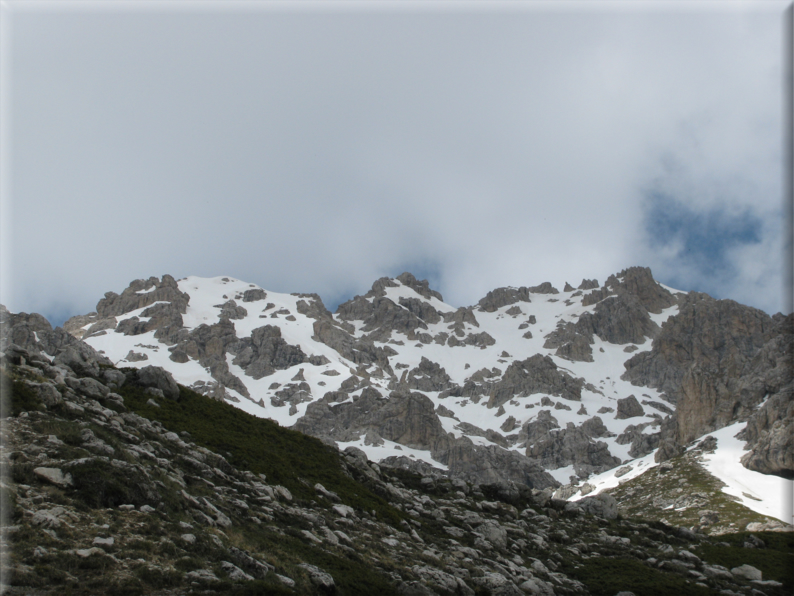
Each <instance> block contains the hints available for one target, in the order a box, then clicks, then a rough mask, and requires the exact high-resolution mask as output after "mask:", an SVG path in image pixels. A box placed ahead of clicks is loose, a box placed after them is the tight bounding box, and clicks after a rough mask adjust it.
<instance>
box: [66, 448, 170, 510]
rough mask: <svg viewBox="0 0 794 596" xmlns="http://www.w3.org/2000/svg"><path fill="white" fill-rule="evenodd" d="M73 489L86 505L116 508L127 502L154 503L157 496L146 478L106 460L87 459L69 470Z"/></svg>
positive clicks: (135, 503) (138, 503)
mask: <svg viewBox="0 0 794 596" xmlns="http://www.w3.org/2000/svg"><path fill="white" fill-rule="evenodd" d="M69 472H70V473H71V475H72V480H73V483H74V490H75V491H76V492H77V494H78V495H79V498H80V500H81V501H82V502H84V503H85V504H86V505H87V506H89V507H93V508H108V507H110V508H116V507H118V506H119V505H123V504H125V503H130V504H132V505H135V506H140V505H145V504H151V503H156V502H157V500H159V495H158V494H157V492H156V491H155V489H154V487H153V486H151V485H150V484H149V483H148V482H147V481H146V478H145V477H144V476H143V475H142V474H140V473H137V472H134V471H132V470H129V469H120V468H117V467H115V466H112V465H111V464H110V463H109V462H104V461H101V460H95V459H93V460H89V461H87V462H85V463H83V464H80V465H77V466H73V467H71V468H70V469H69Z"/></svg>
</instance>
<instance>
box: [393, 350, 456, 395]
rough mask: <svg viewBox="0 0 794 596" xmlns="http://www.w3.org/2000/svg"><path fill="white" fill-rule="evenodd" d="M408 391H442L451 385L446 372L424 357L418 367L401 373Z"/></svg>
mask: <svg viewBox="0 0 794 596" xmlns="http://www.w3.org/2000/svg"><path fill="white" fill-rule="evenodd" d="M403 376H404V377H405V381H404V382H405V383H406V386H407V388H408V389H414V390H417V391H444V390H445V389H448V388H449V387H450V385H451V383H452V380H451V379H450V378H449V375H448V374H447V372H446V371H445V370H444V369H443V368H441V367H440V366H439V365H438V364H436V363H435V362H431V361H430V360H428V359H427V358H425V357H424V356H422V360H421V361H420V362H419V366H417V367H416V368H412V369H411V370H410V371H408V372H407V373H403Z"/></svg>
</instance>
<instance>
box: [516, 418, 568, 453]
mask: <svg viewBox="0 0 794 596" xmlns="http://www.w3.org/2000/svg"><path fill="white" fill-rule="evenodd" d="M555 428H560V424H559V422H557V419H556V418H555V417H554V416H552V415H551V411H549V410H541V411H540V412H538V416H537V418H535V419H534V420H531V421H530V422H525V423H524V426H523V427H522V428H521V431H520V432H519V433H518V440H519V441H523V442H524V444H525V445H526V446H527V448H529V447H531V446H532V445H534V444H535V443H539V442H542V441H545V440H547V439H548V438H549V434H550V431H551V430H552V429H555Z"/></svg>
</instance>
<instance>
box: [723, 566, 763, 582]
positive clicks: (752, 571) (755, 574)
mask: <svg viewBox="0 0 794 596" xmlns="http://www.w3.org/2000/svg"><path fill="white" fill-rule="evenodd" d="M731 573H732V574H733V575H734V576H735V577H741V578H742V579H746V580H747V581H761V580H762V579H763V577H762V573H761V571H760V570H758V569H756V568H755V567H753V566H752V565H746V564H745V565H740V566H738V567H734V568H733V569H731Z"/></svg>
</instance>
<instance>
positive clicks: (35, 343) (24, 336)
mask: <svg viewBox="0 0 794 596" xmlns="http://www.w3.org/2000/svg"><path fill="white" fill-rule="evenodd" d="M11 344H13V345H16V346H19V347H20V348H23V349H25V350H33V351H36V352H39V351H41V352H44V353H45V354H48V355H49V356H51V357H52V356H56V355H58V354H59V353H61V352H65V353H68V354H74V356H70V357H69V360H68V362H71V363H72V364H75V365H76V366H89V368H91V370H92V371H94V370H95V369H96V371H98V369H99V366H98V365H99V364H103V365H110V364H112V362H111V361H110V360H109V359H108V358H107V357H105V356H103V355H101V354H99V353H97V351H96V350H94V348H92V347H91V346H89V345H88V344H86V343H83V342H82V341H79V340H78V339H77V338H75V337H74V336H72V335H70V334H69V333H67V332H66V331H65V330H64V329H63V328H61V327H56V328H55V329H53V328H52V325H50V322H49V321H48V320H47V319H45V318H44V317H43V316H41V315H40V314H37V313H32V314H28V313H24V312H23V313H16V314H15V313H11V312H9V311H8V309H7V308H6V307H5V306H3V305H1V304H0V349H3V350H5V349H6V347H7V346H9V345H11ZM67 348H68V349H67ZM65 357H66V356H62V357H61V358H62V359H63V358H65ZM78 362H80V363H81V364H78ZM64 363H65V364H67V365H68V363H67V361H64ZM89 363H94V364H89ZM93 374H98V373H97V372H94V373H93Z"/></svg>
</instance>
